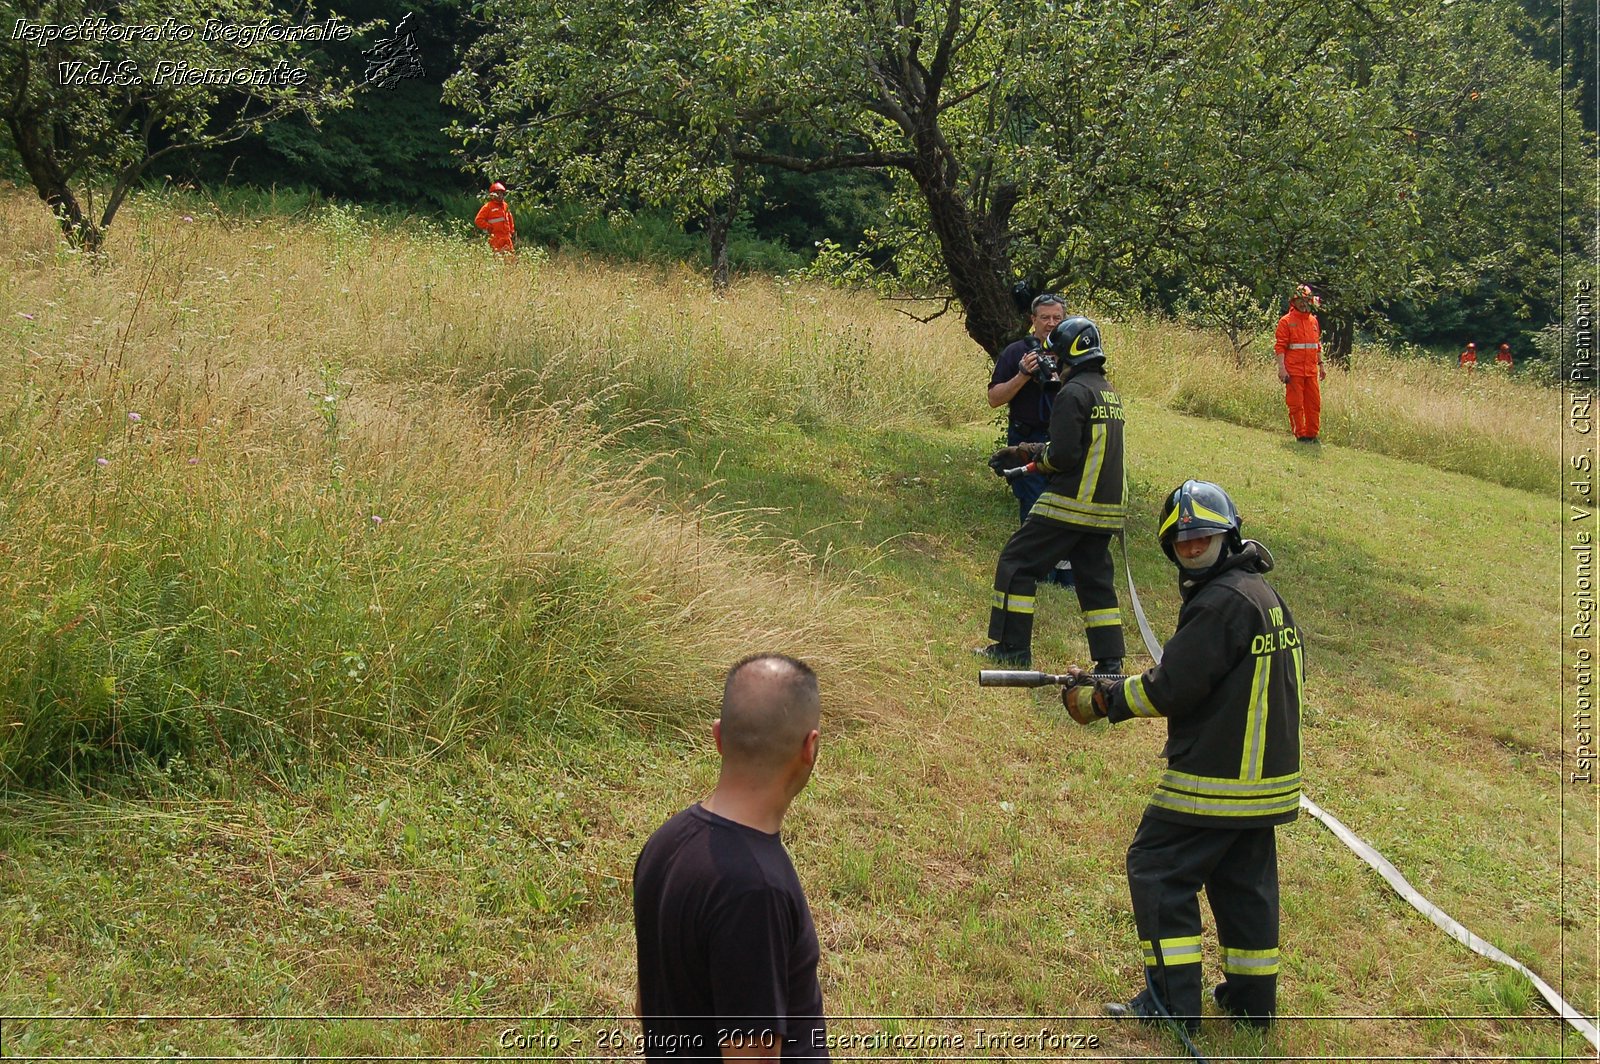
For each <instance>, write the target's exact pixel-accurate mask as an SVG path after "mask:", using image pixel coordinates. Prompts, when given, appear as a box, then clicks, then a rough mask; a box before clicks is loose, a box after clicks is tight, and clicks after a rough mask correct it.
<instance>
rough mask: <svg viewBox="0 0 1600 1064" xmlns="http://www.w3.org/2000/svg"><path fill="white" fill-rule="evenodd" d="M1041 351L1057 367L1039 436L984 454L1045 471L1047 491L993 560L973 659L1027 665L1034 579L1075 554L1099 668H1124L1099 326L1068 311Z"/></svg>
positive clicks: (1115, 438)
mask: <svg viewBox="0 0 1600 1064" xmlns="http://www.w3.org/2000/svg"><path fill="white" fill-rule="evenodd" d="M1044 354H1045V355H1046V356H1049V357H1053V358H1055V359H1056V360H1058V361H1059V363H1060V366H1061V372H1062V374H1063V375H1064V379H1063V381H1062V384H1061V387H1060V390H1059V391H1057V393H1056V396H1055V399H1054V401H1053V403H1052V405H1051V410H1050V430H1049V434H1048V440H1047V442H1044V443H1022V444H1017V445H1015V446H1012V447H1007V448H1005V449H1004V450H1001V451H999V452H997V453H996V454H995V456H994V457H993V458H991V459H990V460H989V465H990V467H991V468H993V469H994V471H995V472H996V473H997V474H1000V475H1002V476H1005V477H1006V478H1007V479H1011V478H1012V477H1014V476H1023V475H1027V474H1030V473H1042V474H1044V475H1045V476H1046V478H1047V479H1046V483H1045V488H1046V490H1045V491H1044V492H1043V493H1042V494H1040V496H1039V498H1038V500H1037V501H1036V502H1035V503H1034V504H1033V507H1032V508H1031V509H1030V510H1029V511H1028V514H1027V518H1026V519H1025V520H1024V521H1023V522H1022V527H1021V528H1019V529H1018V530H1017V531H1016V532H1015V533H1013V534H1012V536H1011V539H1010V541H1009V542H1008V543H1006V546H1005V549H1004V550H1002V551H1001V552H1000V561H999V563H998V564H997V565H996V566H995V574H994V594H993V597H992V598H991V600H990V606H991V608H990V610H989V638H990V639H993V640H994V641H995V642H994V643H993V644H991V645H990V646H987V647H983V648H981V649H979V650H978V651H977V652H976V653H977V654H978V656H979V657H982V658H985V659H986V660H988V661H991V662H994V663H996V664H1002V665H1020V666H1023V667H1027V666H1029V665H1031V664H1032V663H1033V650H1032V644H1033V607H1034V594H1035V592H1036V590H1037V589H1038V581H1039V579H1040V578H1041V577H1043V576H1044V575H1045V574H1046V573H1048V572H1050V570H1051V568H1052V567H1053V566H1054V565H1055V564H1056V562H1058V561H1060V560H1062V559H1067V560H1069V561H1071V562H1072V568H1073V571H1074V572H1075V573H1076V575H1077V591H1078V605H1079V607H1080V609H1081V610H1082V611H1083V626H1084V631H1085V635H1086V636H1087V638H1088V641H1089V653H1090V655H1091V656H1092V657H1093V658H1094V660H1095V661H1096V662H1097V665H1096V667H1095V671H1096V672H1100V673H1118V672H1121V671H1122V656H1123V641H1122V612H1121V609H1120V608H1119V606H1118V604H1117V591H1116V588H1115V587H1114V586H1113V584H1112V576H1113V570H1112V567H1111V537H1112V535H1114V534H1116V533H1119V532H1121V531H1122V523H1123V486H1124V485H1123V479H1124V478H1123V471H1122V422H1123V417H1122V398H1121V397H1120V396H1118V395H1117V393H1116V392H1115V391H1113V390H1112V388H1111V383H1110V382H1109V381H1107V380H1106V378H1105V373H1104V366H1105V360H1106V355H1105V352H1104V351H1103V350H1101V347H1100V329H1099V327H1098V326H1096V325H1095V323H1094V322H1092V321H1090V320H1089V319H1088V318H1084V317H1072V318H1068V319H1066V320H1065V321H1063V322H1062V323H1061V324H1060V325H1057V326H1056V327H1055V328H1054V329H1053V330H1051V332H1050V337H1049V342H1048V343H1047V344H1046V345H1045V351H1044Z"/></svg>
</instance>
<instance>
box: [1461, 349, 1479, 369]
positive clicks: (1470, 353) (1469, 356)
mask: <svg viewBox="0 0 1600 1064" xmlns="http://www.w3.org/2000/svg"><path fill="white" fill-rule="evenodd" d="M1461 364H1462V365H1463V366H1465V367H1466V368H1467V369H1472V368H1473V367H1474V366H1476V365H1477V364H1478V345H1477V344H1468V345H1467V349H1466V350H1465V351H1463V352H1461Z"/></svg>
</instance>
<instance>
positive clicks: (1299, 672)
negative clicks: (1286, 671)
mask: <svg viewBox="0 0 1600 1064" xmlns="http://www.w3.org/2000/svg"><path fill="white" fill-rule="evenodd" d="M1294 697H1295V704H1294V719H1295V720H1297V721H1301V722H1304V720H1305V714H1306V656H1305V654H1304V653H1303V652H1302V650H1301V648H1300V647H1299V646H1296V647H1295V648H1294ZM1305 736H1306V730H1305V728H1304V727H1300V728H1296V729H1295V738H1296V739H1297V740H1299V743H1300V746H1299V748H1298V749H1297V750H1296V751H1295V764H1304V763H1305V752H1306V738H1305Z"/></svg>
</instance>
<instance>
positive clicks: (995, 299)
mask: <svg viewBox="0 0 1600 1064" xmlns="http://www.w3.org/2000/svg"><path fill="white" fill-rule="evenodd" d="M918 154H919V156H921V158H919V160H918V163H919V165H917V166H915V167H913V168H912V171H911V177H912V179H913V180H914V181H916V183H917V187H918V188H919V189H921V190H922V195H923V198H924V199H925V200H926V201H927V204H928V215H929V220H930V222H931V223H932V226H933V233H934V236H935V237H937V238H938V241H939V250H940V252H941V257H942V258H943V260H944V264H945V268H946V269H947V270H948V271H949V273H950V290H951V294H953V295H954V296H955V298H956V299H957V300H958V301H959V302H960V303H961V307H962V309H963V310H964V311H965V312H966V327H967V335H968V336H970V337H972V338H973V340H975V341H977V343H978V346H979V347H981V348H983V349H984V350H985V351H987V352H988V353H989V357H990V358H998V357H999V356H1000V352H1001V351H1002V350H1003V349H1004V348H1005V346H1006V344H1008V343H1010V342H1011V341H1013V340H1015V339H1017V337H1018V336H1020V335H1021V334H1022V331H1023V329H1024V325H1023V322H1022V321H1021V320H1020V319H1019V317H1018V314H1017V308H1016V305H1015V304H1014V303H1012V301H1011V285H1012V277H1011V259H1010V256H1009V255H1007V254H1006V251H1005V247H1004V243H1003V240H1002V239H1000V238H998V235H997V234H996V233H994V232H992V231H991V230H992V229H993V227H992V226H989V225H986V224H985V220H984V219H982V218H979V217H977V216H975V215H974V214H973V212H972V211H971V209H970V208H968V206H967V204H966V203H965V202H964V201H963V200H962V198H961V195H960V193H959V192H958V191H957V189H956V187H955V185H954V182H953V180H952V179H950V178H949V177H947V174H948V173H949V170H948V169H947V168H946V167H945V166H944V165H943V164H942V160H938V159H936V158H929V157H928V156H930V155H931V154H932V153H931V152H919V153H918Z"/></svg>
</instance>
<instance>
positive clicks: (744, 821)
mask: <svg viewBox="0 0 1600 1064" xmlns="http://www.w3.org/2000/svg"><path fill="white" fill-rule="evenodd" d="M820 707H821V702H820V699H819V696H818V691H817V678H816V674H815V673H813V672H812V671H811V669H810V668H808V667H807V666H806V665H805V664H804V663H803V662H800V661H797V660H795V659H793V658H788V657H784V656H782V655H776V654H764V655H759V656H756V657H752V658H746V659H745V660H744V661H741V662H740V663H739V664H737V665H735V666H734V667H733V669H732V670H730V671H729V673H728V676H727V680H726V682H725V683H724V685H723V694H722V717H721V719H720V720H718V721H717V722H716V723H715V724H714V725H713V726H712V736H713V738H714V739H715V741H716V744H717V751H718V753H720V754H721V755H722V770H721V774H720V775H719V777H718V779H717V786H716V788H715V789H714V790H713V791H712V792H711V796H710V797H709V798H707V799H706V800H705V801H704V802H700V803H697V804H695V805H692V806H690V807H689V808H687V809H685V810H683V811H682V812H680V813H678V814H677V815H676V816H674V817H672V818H671V819H670V820H668V821H667V822H666V823H665V824H663V825H662V826H661V827H660V828H658V829H657V830H656V832H655V833H654V834H653V835H651V836H650V841H648V842H646V843H645V845H644V849H643V850H642V851H641V852H640V854H639V859H638V861H637V862H636V863H635V865H634V870H633V922H634V937H635V940H636V942H637V945H638V950H639V1000H638V1011H639V1016H640V1021H641V1023H642V1024H643V1026H644V1037H645V1044H644V1053H645V1056H646V1057H647V1058H648V1059H651V1060H667V1059H673V1058H678V1059H682V1058H684V1057H700V1058H704V1059H709V1060H717V1059H719V1058H733V1057H753V1058H757V1059H762V1058H765V1059H772V1058H777V1057H780V1056H781V1057H783V1058H785V1059H811V1060H827V1059H828V1050H827V1040H826V1035H827V1028H826V1026H825V1023H824V1020H823V1010H822V986H821V984H820V983H819V982H818V980H817V962H818V961H819V960H820V957H821V950H820V948H819V946H818V943H817V930H816V926H815V925H814V924H813V923H812V921H811V909H810V906H809V905H808V904H807V903H806V896H805V891H804V890H802V889H801V886H800V879H799V877H798V876H797V875H796V874H795V870H794V864H793V862H792V861H790V859H789V852H788V850H786V849H785V848H784V846H783V840H782V838H781V837H780V835H779V829H780V828H781V827H782V824H783V817H784V814H785V813H786V812H787V811H788V808H789V804H790V803H791V802H792V801H793V800H794V798H795V796H796V795H798V794H799V793H800V791H801V790H802V789H804V787H805V785H806V782H807V781H808V780H809V779H810V778H811V770H812V768H813V766H814V765H815V764H816V758H817V748H818V742H819V732H818V724H819V722H820V715H821V714H820Z"/></svg>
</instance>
